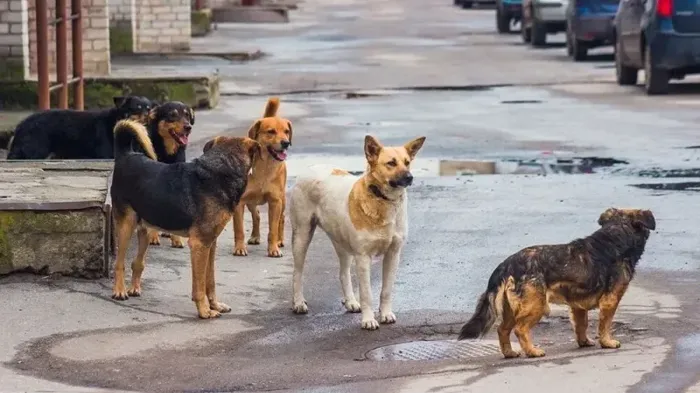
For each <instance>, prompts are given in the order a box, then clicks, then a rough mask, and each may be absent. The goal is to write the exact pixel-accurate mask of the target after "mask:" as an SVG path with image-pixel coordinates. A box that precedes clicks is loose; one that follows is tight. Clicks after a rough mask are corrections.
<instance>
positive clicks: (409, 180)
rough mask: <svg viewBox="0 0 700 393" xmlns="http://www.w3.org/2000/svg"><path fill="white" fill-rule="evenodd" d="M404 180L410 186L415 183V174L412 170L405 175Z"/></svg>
mask: <svg viewBox="0 0 700 393" xmlns="http://www.w3.org/2000/svg"><path fill="white" fill-rule="evenodd" d="M403 182H404V184H406V185H407V186H410V185H411V184H413V175H412V174H411V172H407V173H406V174H405V175H404V176H403Z"/></svg>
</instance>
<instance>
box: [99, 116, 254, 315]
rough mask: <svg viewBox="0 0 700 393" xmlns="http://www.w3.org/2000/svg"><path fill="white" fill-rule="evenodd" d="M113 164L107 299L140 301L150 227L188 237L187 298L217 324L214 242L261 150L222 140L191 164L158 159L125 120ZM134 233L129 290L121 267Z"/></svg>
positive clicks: (220, 307)
mask: <svg viewBox="0 0 700 393" xmlns="http://www.w3.org/2000/svg"><path fill="white" fill-rule="evenodd" d="M114 133H115V135H114V137H115V155H116V157H115V161H114V174H113V180H112V188H111V195H112V205H113V214H114V219H115V227H116V234H117V259H116V263H115V267H114V288H113V292H112V298H114V299H117V300H126V299H128V297H129V296H140V295H141V275H142V274H143V270H144V266H145V257H146V250H147V249H148V230H149V228H155V229H160V230H164V231H168V232H169V233H172V234H176V235H178V236H183V237H188V238H189V240H188V243H189V246H190V250H191V262H192V300H193V301H194V302H195V305H196V307H197V312H198V314H199V317H200V318H204V319H207V318H214V317H218V316H219V315H220V314H221V313H225V312H229V311H231V308H230V307H229V306H227V305H225V304H224V303H221V302H219V300H218V299H217V297H216V288H215V284H216V282H215V279H214V272H215V263H214V257H215V255H216V240H217V238H218V237H219V234H220V233H221V231H223V229H224V227H225V226H226V224H227V223H228V222H229V220H230V219H231V217H232V215H233V209H234V207H235V206H236V204H238V201H239V200H240V198H241V196H242V195H243V192H244V191H245V187H246V183H247V181H248V177H247V175H248V172H249V171H250V167H251V164H252V162H253V159H254V158H255V156H256V155H258V154H260V150H261V149H260V145H259V144H258V143H257V142H255V141H254V140H252V139H249V138H225V137H219V138H217V139H216V141H210V142H208V143H207V145H206V146H205V147H204V154H203V155H202V156H201V157H199V158H197V159H195V160H193V161H192V162H185V163H175V164H165V163H162V162H158V161H156V153H155V151H154V148H153V145H152V143H151V141H150V139H149V138H148V132H147V130H146V128H145V127H144V126H142V125H141V124H140V123H137V122H134V121H130V120H124V121H121V122H119V123H117V126H116V127H115V130H114ZM134 230H136V233H137V236H138V252H137V255H136V258H135V260H134V262H133V263H132V265H131V269H132V278H131V280H132V281H131V287H130V288H129V289H127V288H126V285H125V280H124V263H125V258H126V252H127V248H128V246H129V242H130V240H131V236H132V234H133V233H134Z"/></svg>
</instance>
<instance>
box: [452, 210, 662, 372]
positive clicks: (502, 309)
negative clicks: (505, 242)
mask: <svg viewBox="0 0 700 393" xmlns="http://www.w3.org/2000/svg"><path fill="white" fill-rule="evenodd" d="M598 224H599V225H600V226H601V228H600V229H598V230H597V231H595V232H594V233H593V234H591V235H590V236H588V237H585V238H583V239H577V240H574V241H572V242H571V243H568V244H556V245H541V246H534V247H528V248H525V249H523V250H520V251H518V252H517V253H515V254H513V255H511V256H510V257H508V258H507V259H506V260H505V261H503V262H502V263H501V264H500V265H498V267H497V268H496V270H494V272H493V273H492V274H491V278H489V283H488V286H487V288H486V292H485V293H484V294H482V295H481V298H480V299H479V302H478V304H477V307H476V311H475V312H474V315H473V316H472V317H471V319H470V320H469V322H467V323H466V324H465V325H464V326H463V327H462V331H461V333H460V335H459V339H460V340H463V339H466V338H477V337H480V336H483V335H485V334H486V333H487V332H488V331H489V329H490V328H491V326H493V324H494V323H495V322H496V320H497V319H498V318H499V317H500V318H501V319H502V322H501V324H500V326H499V327H498V340H499V342H500V346H501V352H502V353H503V356H505V357H506V358H512V357H517V356H519V355H520V353H518V352H516V351H514V350H513V349H512V348H511V345H510V332H511V331H513V330H514V331H515V335H516V337H517V338H518V341H519V342H520V347H521V348H522V349H523V351H524V352H525V354H526V355H527V356H529V357H540V356H544V351H543V350H542V349H540V348H536V347H535V346H534V345H533V344H532V341H531V339H530V329H532V328H533V327H534V326H535V325H536V324H537V322H539V320H540V319H541V318H542V316H544V315H546V314H549V303H550V302H551V303H555V304H566V305H568V306H569V307H571V321H572V323H573V325H574V331H575V333H576V341H577V343H578V345H579V346H580V347H588V346H592V345H594V343H593V341H591V340H590V339H589V338H588V336H587V334H586V329H587V328H588V311H589V310H592V309H595V308H599V309H600V324H599V326H598V334H599V341H600V345H601V347H603V348H619V347H620V342H619V341H617V340H615V339H613V337H612V332H611V326H612V321H613V316H614V315H615V311H616V310H617V306H618V304H619V303H620V300H621V299H622V296H623V295H624V294H625V291H626V290H627V287H628V285H629V283H630V282H631V281H632V278H633V277H634V272H635V269H636V267H637V263H638V262H639V259H640V258H641V256H642V253H644V247H645V245H646V242H647V239H648V238H649V233H650V231H651V230H654V229H656V220H655V218H654V215H653V214H652V213H651V211H649V210H641V209H615V208H610V209H607V210H606V211H605V212H603V213H602V214H601V215H600V218H599V219H598Z"/></svg>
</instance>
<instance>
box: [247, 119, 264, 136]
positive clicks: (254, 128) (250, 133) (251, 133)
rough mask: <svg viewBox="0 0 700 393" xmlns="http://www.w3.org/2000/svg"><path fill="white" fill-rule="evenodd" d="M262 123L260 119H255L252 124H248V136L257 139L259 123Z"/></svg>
mask: <svg viewBox="0 0 700 393" xmlns="http://www.w3.org/2000/svg"><path fill="white" fill-rule="evenodd" d="M261 123H262V121H261V120H256V121H255V123H253V125H252V126H250V129H248V138H250V139H253V140H257V139H258V133H259V132H260V124H261Z"/></svg>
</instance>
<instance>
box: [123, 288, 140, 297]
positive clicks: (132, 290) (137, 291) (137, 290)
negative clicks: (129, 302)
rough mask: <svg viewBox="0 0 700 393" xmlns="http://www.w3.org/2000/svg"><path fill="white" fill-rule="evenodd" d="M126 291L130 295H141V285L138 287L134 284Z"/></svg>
mask: <svg viewBox="0 0 700 393" xmlns="http://www.w3.org/2000/svg"><path fill="white" fill-rule="evenodd" d="M126 293H127V294H128V295H129V296H133V297H139V296H141V287H138V288H137V287H133V286H132V287H131V288H129V290H128V291H126Z"/></svg>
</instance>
